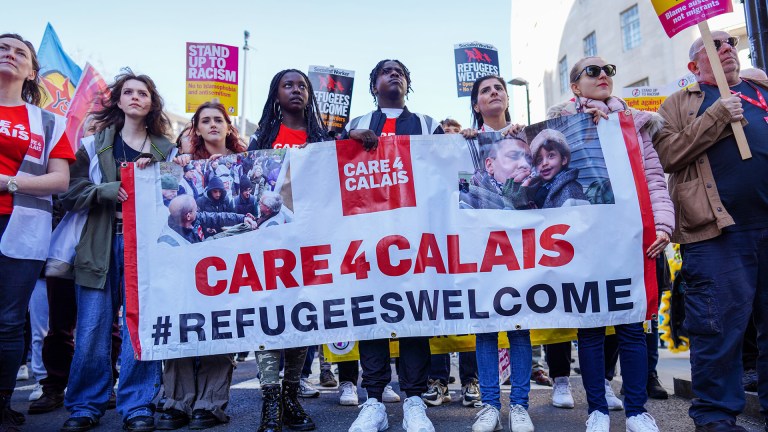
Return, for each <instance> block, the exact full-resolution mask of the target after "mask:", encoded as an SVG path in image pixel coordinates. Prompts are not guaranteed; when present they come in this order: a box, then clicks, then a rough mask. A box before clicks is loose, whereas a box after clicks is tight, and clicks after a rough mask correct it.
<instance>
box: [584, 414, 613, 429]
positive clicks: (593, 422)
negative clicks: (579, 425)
mask: <svg viewBox="0 0 768 432" xmlns="http://www.w3.org/2000/svg"><path fill="white" fill-rule="evenodd" d="M610 429H611V418H610V417H608V414H603V413H601V412H600V411H592V414H590V415H589V418H588V419H587V432H610Z"/></svg>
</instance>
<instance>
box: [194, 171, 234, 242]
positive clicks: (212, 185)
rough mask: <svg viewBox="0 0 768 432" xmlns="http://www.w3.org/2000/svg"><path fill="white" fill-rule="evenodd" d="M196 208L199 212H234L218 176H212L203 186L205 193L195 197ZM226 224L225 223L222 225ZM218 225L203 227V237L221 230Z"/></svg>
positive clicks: (230, 200)
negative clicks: (205, 185)
mask: <svg viewBox="0 0 768 432" xmlns="http://www.w3.org/2000/svg"><path fill="white" fill-rule="evenodd" d="M197 209H198V210H199V211H201V212H211V213H222V212H224V213H235V206H234V204H233V203H232V199H231V198H230V197H229V194H228V193H227V190H226V189H224V182H223V181H222V180H221V179H220V178H219V177H213V178H211V180H210V181H209V182H208V187H206V188H205V194H204V195H203V196H201V197H200V198H198V199H197ZM223 226H226V225H223ZM221 227H222V226H219V225H215V226H209V227H206V229H205V233H204V234H205V237H211V236H213V235H215V234H216V233H219V232H221Z"/></svg>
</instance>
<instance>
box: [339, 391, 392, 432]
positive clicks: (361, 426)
mask: <svg viewBox="0 0 768 432" xmlns="http://www.w3.org/2000/svg"><path fill="white" fill-rule="evenodd" d="M346 384H349V385H352V383H351V382H347V383H346ZM342 385H343V384H342ZM352 387H354V386H352ZM355 398H357V396H355ZM388 428H389V422H388V421H387V409H386V408H385V407H384V404H383V403H381V402H379V401H377V400H376V399H375V398H371V399H368V400H367V401H365V403H364V404H363V405H362V406H361V407H360V414H358V415H357V418H356V419H355V421H354V422H353V423H352V426H350V427H349V432H381V431H385V430H387V429H388Z"/></svg>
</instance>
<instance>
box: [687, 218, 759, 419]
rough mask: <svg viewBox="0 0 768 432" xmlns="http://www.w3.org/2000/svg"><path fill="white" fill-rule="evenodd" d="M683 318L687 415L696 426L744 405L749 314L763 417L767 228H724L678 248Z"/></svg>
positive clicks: (730, 414) (731, 414)
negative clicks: (688, 375) (688, 380)
mask: <svg viewBox="0 0 768 432" xmlns="http://www.w3.org/2000/svg"><path fill="white" fill-rule="evenodd" d="M682 253H683V268H682V275H683V280H684V282H685V285H686V288H685V322H684V325H685V327H686V329H687V330H688V334H689V337H690V341H691V384H692V387H693V393H694V395H695V396H696V397H695V398H694V399H693V401H692V403H691V408H690V410H689V412H688V414H689V415H690V416H691V418H693V421H694V422H695V423H696V424H697V425H703V424H706V423H711V422H715V421H719V420H731V419H734V418H735V417H736V416H737V415H738V414H739V413H741V411H742V410H743V409H744V405H745V400H744V390H743V388H742V386H741V375H742V373H743V370H742V369H743V368H742V363H741V352H742V340H743V339H744V332H745V330H746V328H747V322H748V320H749V319H750V312H752V313H753V314H754V322H755V327H756V328H757V346H758V350H759V355H758V361H757V374H758V395H759V398H760V407H761V411H762V413H763V415H768V228H762V229H753V230H746V231H735V232H732V231H728V232H723V233H722V234H720V235H719V236H718V237H715V238H713V239H710V240H705V241H701V242H697V243H691V244H686V245H683V246H682Z"/></svg>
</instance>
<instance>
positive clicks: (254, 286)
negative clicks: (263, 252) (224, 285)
mask: <svg viewBox="0 0 768 432" xmlns="http://www.w3.org/2000/svg"><path fill="white" fill-rule="evenodd" d="M244 286H249V287H251V291H262V287H261V281H260V280H259V274H258V273H257V272H256V266H254V265H253V259H251V254H249V253H242V254H239V255H238V256H237V261H235V270H234V271H233V274H232V283H230V284H229V293H230V294H237V293H239V292H240V287H244ZM219 294H221V293H219Z"/></svg>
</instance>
